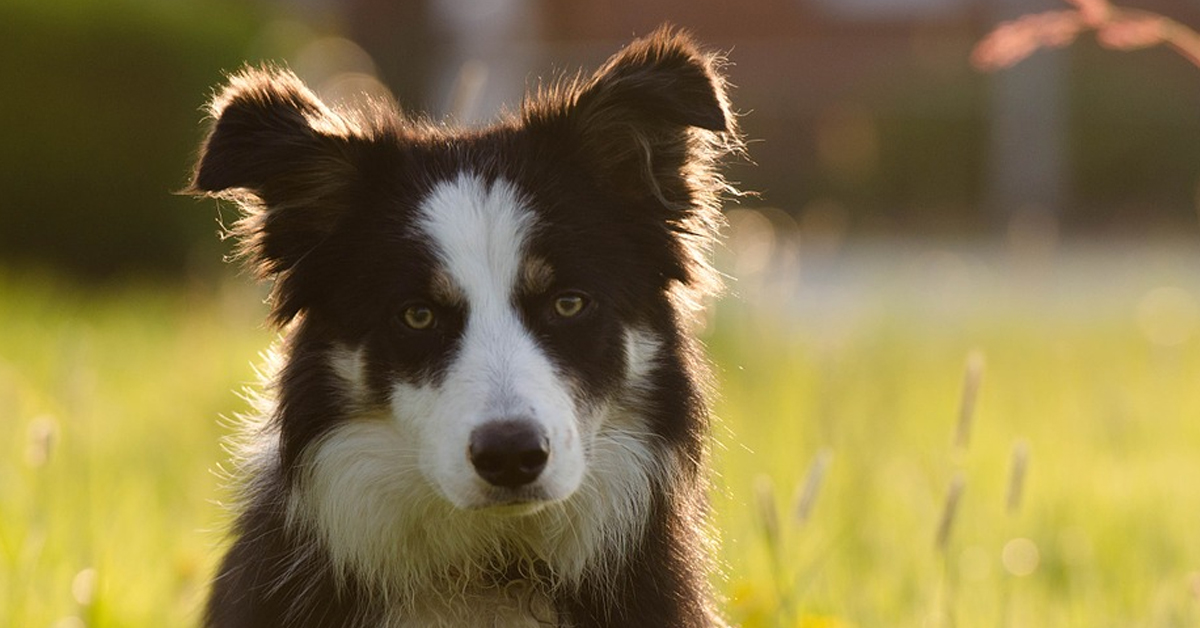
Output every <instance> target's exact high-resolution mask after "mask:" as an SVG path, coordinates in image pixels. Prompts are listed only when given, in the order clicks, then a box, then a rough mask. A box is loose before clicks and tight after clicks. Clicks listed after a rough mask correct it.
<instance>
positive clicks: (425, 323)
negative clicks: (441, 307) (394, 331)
mask: <svg viewBox="0 0 1200 628" xmlns="http://www.w3.org/2000/svg"><path fill="white" fill-rule="evenodd" d="M436 322H437V316H435V315H434V313H433V308H431V307H429V306H428V305H410V306H408V307H406V308H404V324H405V325H408V327H409V329H415V330H417V331H421V330H424V329H430V328H432V327H433V324H434V323H436Z"/></svg>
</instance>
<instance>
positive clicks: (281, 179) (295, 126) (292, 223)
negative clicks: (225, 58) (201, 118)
mask: <svg viewBox="0 0 1200 628" xmlns="http://www.w3.org/2000/svg"><path fill="white" fill-rule="evenodd" d="M210 111H211V114H212V118H213V120H214V123H213V126H212V129H211V130H210V132H209V134H208V137H207V138H206V139H205V140H204V143H203V144H202V145H201V148H200V158H199V160H198V161H197V163H196V167H195V171H194V174H193V177H192V182H191V186H190V189H189V190H188V192H189V193H190V194H193V195H196V196H210V197H216V198H221V199H226V200H232V201H235V202H236V203H237V204H238V205H239V206H240V207H241V208H242V210H243V213H244V216H243V218H242V219H241V220H239V221H238V222H237V224H236V225H234V227H233V228H232V230H231V231H232V234H233V235H234V236H236V237H237V238H238V240H239V248H240V251H241V254H242V255H243V257H245V258H246V261H247V264H248V265H249V266H250V267H251V268H252V269H254V270H255V271H256V273H257V274H258V275H260V276H261V277H268V276H272V275H275V274H278V273H282V272H285V271H289V270H291V269H293V268H294V267H295V266H296V264H297V263H298V262H299V261H300V260H301V259H302V258H303V257H304V256H305V255H306V254H307V253H308V252H309V251H311V250H312V249H313V248H314V247H315V246H317V244H319V243H320V242H321V241H322V240H323V239H324V238H325V237H326V236H327V235H328V234H329V233H330V232H332V230H333V229H334V227H335V226H336V224H337V222H338V220H339V219H340V217H341V216H342V214H343V213H344V212H345V211H347V209H348V206H349V196H350V194H351V191H352V190H353V189H354V187H355V186H356V185H357V182H358V179H359V177H360V174H359V170H358V168H357V167H356V165H355V163H354V160H353V158H352V156H351V155H352V153H353V151H352V150H351V148H352V144H353V141H354V139H355V135H356V129H355V126H354V124H353V123H351V122H350V121H348V120H346V119H345V118H343V117H342V116H340V115H338V114H337V113H335V112H333V111H331V110H330V109H329V108H328V107H326V106H325V105H324V104H323V103H322V102H321V101H320V100H319V99H318V98H317V97H316V95H314V94H313V93H312V92H311V91H309V89H308V88H307V87H305V86H304V84H303V83H302V82H301V81H300V79H299V78H297V77H296V75H294V74H292V73H291V72H288V71H286V70H280V69H275V68H269V67H268V68H248V69H245V70H243V71H241V72H239V73H237V74H234V75H232V76H231V77H230V78H229V82H228V84H227V85H225V86H224V87H223V88H221V89H220V90H219V92H218V94H217V95H216V97H215V98H213V101H212V104H211V105H210Z"/></svg>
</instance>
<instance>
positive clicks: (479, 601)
mask: <svg viewBox="0 0 1200 628" xmlns="http://www.w3.org/2000/svg"><path fill="white" fill-rule="evenodd" d="M381 628H567V627H566V626H563V625H562V624H560V623H559V618H558V614H557V613H556V612H555V609H554V605H553V604H552V603H551V601H550V599H549V598H548V597H547V596H546V595H545V593H544V592H543V591H541V590H539V589H538V588H537V587H534V586H532V585H531V584H529V583H528V582H524V581H517V582H511V583H509V584H507V585H505V586H504V587H503V588H488V589H485V590H479V589H476V590H469V591H466V592H463V593H459V594H455V595H453V596H451V597H444V596H442V595H425V596H421V595H418V596H416V599H414V600H413V604H412V605H411V606H409V607H407V608H404V609H397V610H396V611H394V612H393V614H392V615H391V616H390V617H389V618H388V619H387V620H386V621H385V622H384V623H383V626H381Z"/></svg>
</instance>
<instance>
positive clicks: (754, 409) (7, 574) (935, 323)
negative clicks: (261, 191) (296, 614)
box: [0, 274, 1200, 628]
mask: <svg viewBox="0 0 1200 628" xmlns="http://www.w3.org/2000/svg"><path fill="white" fill-rule="evenodd" d="M231 285H232V286H233V287H226V288H222V289H221V290H218V291H214V290H212V289H211V288H208V287H204V286H197V287H192V288H186V287H185V288H163V287H161V286H153V285H148V286H134V287H126V288H121V289H118V290H109V291H104V292H100V291H84V290H80V289H79V288H77V287H74V286H70V285H67V284H62V283H56V282H54V281H45V280H39V279H38V278H35V277H25V276H22V277H14V276H5V275H2V274H0V625H2V626H14V627H17V626H20V627H40V626H52V625H55V623H56V622H58V621H60V620H63V619H64V618H67V617H77V618H79V619H80V620H82V621H83V622H84V625H86V626H95V627H103V626H111V627H118V626H119V627H135V628H136V627H141V626H147V627H148V626H178V625H192V624H194V623H195V621H196V616H197V615H196V613H197V609H198V608H199V605H200V603H201V601H202V599H203V596H204V588H205V583H206V579H207V578H208V576H209V574H210V572H211V569H212V568H213V566H214V561H215V559H216V557H217V555H218V553H219V549H220V546H221V543H222V536H221V533H220V531H221V529H222V528H223V526H224V524H225V523H226V521H227V516H226V514H225V513H224V512H223V510H222V509H221V507H220V506H219V505H218V504H217V502H218V501H219V500H221V499H223V492H222V489H221V486H220V480H219V478H217V477H216V475H215V474H214V473H212V469H214V468H215V467H216V465H217V464H218V463H220V462H221V461H222V460H224V458H225V454H224V453H222V451H221V449H220V444H219V439H220V437H221V436H222V434H224V433H225V429H224V428H223V427H221V425H220V423H219V417H220V416H221V415H223V414H224V415H230V414H232V413H234V412H237V411H240V410H243V409H245V403H244V402H243V401H242V400H240V399H239V398H238V397H237V396H236V395H235V394H234V392H235V391H236V390H237V389H239V388H241V387H242V386H243V385H245V384H247V383H249V382H251V381H253V377H254V375H253V369H252V365H253V363H254V362H255V361H256V356H257V354H258V352H259V351H260V350H262V349H263V348H264V347H265V346H266V344H267V343H268V342H269V341H270V333H269V332H268V331H266V330H265V329H264V328H263V327H262V325H261V319H262V316H263V315H264V311H263V308H262V307H261V306H259V305H258V300H259V296H258V295H259V293H258V292H256V291H255V290H254V289H252V288H249V287H246V286H244V285H243V284H240V283H232V284H231ZM743 289H745V291H746V292H750V290H748V289H747V286H743ZM880 298H881V301H880V303H879V304H878V306H877V307H871V308H868V309H867V312H868V315H866V316H859V317H857V318H855V319H854V320H853V321H851V322H843V323H841V324H837V325H833V324H821V325H819V324H816V323H812V322H811V321H808V322H806V323H805V324H798V323H797V322H796V320H794V319H792V318H790V317H789V315H788V314H787V313H786V312H787V309H786V308H783V307H770V303H769V302H766V301H765V300H764V301H763V302H761V303H760V302H759V300H758V299H757V298H751V297H750V296H747V298H746V299H745V300H744V301H738V300H736V299H730V300H726V301H725V302H723V303H722V304H721V305H720V307H718V308H717V310H716V315H715V316H714V317H713V319H712V324H711V325H710V326H709V331H708V332H706V342H707V343H708V344H709V346H710V349H711V353H712V356H713V358H714V360H715V362H716V363H717V364H718V365H719V367H718V371H717V374H718V379H719V382H720V390H721V398H720V400H719V401H718V404H717V406H718V411H719V414H720V416H721V417H722V420H723V422H722V426H721V428H720V430H719V433H718V435H717V441H718V448H717V452H716V456H715V460H714V462H715V466H716V469H717V472H718V477H717V478H716V490H715V492H714V508H715V511H716V514H715V521H716V524H717V527H718V528H719V529H720V531H721V535H722V537H723V545H722V550H721V556H722V561H723V563H724V564H725V568H724V576H723V577H722V578H721V579H719V581H718V582H719V586H720V587H721V589H722V590H723V592H724V594H725V595H726V596H727V597H728V600H727V608H728V614H729V616H730V618H731V619H733V620H735V621H737V622H739V623H741V624H743V625H744V626H746V627H747V628H760V627H761V628H768V627H770V628H774V627H779V626H786V627H788V628H797V627H801V626H803V627H805V628H817V627H835V626H836V627H845V626H860V627H875V626H879V627H894V626H914V627H926V626H927V627H931V628H937V627H941V626H946V627H963V628H968V627H973V626H986V627H997V628H1004V627H1007V626H1014V627H1016V626H1038V627H1056V626H1080V627H1084V626H1086V627H1089V628H1091V627H1104V626H1113V627H1117V626H1121V627H1127V626H1147V627H1151V626H1153V627H1171V626H1180V627H1183V626H1196V625H1200V590H1198V587H1200V581H1198V580H1197V578H1198V576H1197V574H1198V573H1200V491H1198V490H1197V481H1198V479H1200V339H1198V338H1197V337H1196V336H1195V334H1193V335H1192V336H1191V337H1190V338H1189V339H1188V340H1187V341H1186V342H1184V343H1183V344H1179V345H1174V346H1157V345H1154V344H1152V343H1151V342H1150V341H1149V340H1148V339H1147V337H1146V335H1145V334H1144V333H1143V330H1142V329H1141V328H1140V327H1139V325H1138V320H1137V316H1136V306H1137V304H1136V303H1128V304H1125V305H1121V304H1117V305H1116V306H1114V307H1110V308H1108V309H1105V310H1103V311H1100V312H1098V313H1094V314H1093V315H1091V316H1086V317H1072V316H1056V315H1054V313H1053V312H1049V313H1039V312H1037V311H1034V310H1032V309H1024V310H1022V309H1021V308H995V309H986V308H975V309H970V310H968V311H966V312H963V313H960V314H957V315H955V316H953V317H949V318H947V317H942V318H938V317H931V316H928V315H925V314H923V313H922V311H921V310H920V308H917V307H910V306H911V304H909V303H906V302H905V301H904V298H903V297H900V296H895V295H890V294H884V295H883V296H881V297H880ZM972 351H978V352H980V354H982V356H983V357H984V359H985V364H986V366H985V368H984V370H983V377H982V385H981V387H980V388H979V390H978V402H977V404H976V406H975V409H974V412H973V420H972V423H971V428H972V429H971V437H970V440H969V443H968V444H967V446H966V447H956V446H955V445H954V433H955V425H956V423H957V421H958V415H959V405H960V396H961V395H962V390H963V381H964V367H965V364H966V362H967V358H968V355H969V354H970V353H971V352H972ZM47 430H49V431H50V433H52V434H53V436H52V438H51V439H50V440H51V445H50V446H49V448H48V452H49V455H48V457H47V458H45V460H42V459H41V456H42V455H43V454H45V453H46V451H47V449H46V448H45V447H44V446H43V444H42V443H44V440H45V439H44V438H42V437H39V436H38V435H39V434H45V433H46V432H47ZM1018 443H1025V444H1026V446H1027V447H1028V452H1029V466H1028V473H1027V477H1026V478H1025V482H1024V486H1023V489H1024V490H1023V494H1022V500H1021V503H1020V505H1019V508H1017V509H1016V510H1015V511H1013V510H1010V509H1009V508H1008V507H1007V504H1006V501H1007V499H1008V490H1009V487H1008V485H1009V475H1010V467H1011V457H1012V452H1013V449H1014V447H1015V446H1017V444H1018ZM822 451H826V452H828V455H829V456H830V457H829V459H828V460H829V464H828V467H827V471H826V473H825V474H824V476H823V478H822V482H821V483H820V486H819V493H818V495H817V499H816V501H815V503H814V504H813V508H812V510H811V512H810V516H809V518H808V519H807V520H806V521H804V522H803V523H801V522H798V521H796V518H795V516H794V514H793V511H794V507H793V499H794V497H793V496H794V494H795V492H796V490H797V487H798V486H799V485H801V484H802V482H803V480H804V475H805V473H806V470H807V469H809V468H810V465H811V464H812V462H813V460H814V459H815V458H816V457H817V456H818V455H819V452H822ZM956 475H960V476H961V477H962V478H963V481H964V484H963V487H964V488H963V492H962V496H961V500H960V502H959V504H958V508H957V511H956V513H955V515H956V516H955V517H954V520H953V522H952V527H951V529H950V535H949V537H948V540H947V542H946V544H945V546H944V547H943V548H941V549H939V548H938V547H937V546H936V545H935V535H936V533H937V529H938V525H939V521H940V520H941V518H942V517H943V509H944V502H945V499H946V494H947V490H948V487H949V485H950V483H951V482H952V479H953V478H954V477H955V476H956ZM763 478H766V479H763ZM756 486H757V487H758V488H757V489H756V488H755V487H756ZM772 498H773V499H772ZM768 500H770V504H773V506H774V509H775V511H776V512H777V516H778V523H777V532H776V533H774V534H773V535H771V534H768V533H767V532H766V530H767V529H768V527H769V526H770V524H769V522H768V521H766V520H765V517H766V515H765V514H764V512H766V511H767V510H769V508H768V505H769V504H768V503H767V502H768ZM1014 539H1025V540H1023V541H1017V542H1016V543H1012V544H1010V542H1012V541H1013V540H1014ZM1006 546H1009V551H1008V553H1007V555H1008V557H1009V561H1008V563H1007V565H1008V566H1007V567H1006V562H1005V560H1004V559H1003V557H1004V556H1005V555H1006V553H1005V547H1006ZM1030 547H1036V551H1037V563H1036V567H1035V568H1034V569H1033V570H1032V572H1031V573H1028V574H1027V575H1016V574H1014V573H1012V571H1017V572H1022V571H1023V570H1022V569H1020V567H1022V566H1024V567H1025V568H1026V569H1028V567H1029V566H1030V565H1029V563H1028V560H1026V561H1025V563H1026V564H1024V565H1021V564H1020V563H1021V562H1022V561H1021V560H1020V559H1021V557H1022V556H1021V552H1022V550H1024V551H1025V552H1026V553H1028V549H1029V548H1030ZM1026 559H1028V557H1027V556H1026ZM93 569H94V571H87V570H93ZM81 572H82V573H83V575H82V576H81V575H80V574H81ZM93 574H94V586H90V587H89V586H88V581H89V578H90V577H91V576H92V575H93ZM78 625H80V624H79V623H78V622H74V623H63V624H62V626H78Z"/></svg>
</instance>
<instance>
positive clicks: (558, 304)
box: [554, 293, 588, 318]
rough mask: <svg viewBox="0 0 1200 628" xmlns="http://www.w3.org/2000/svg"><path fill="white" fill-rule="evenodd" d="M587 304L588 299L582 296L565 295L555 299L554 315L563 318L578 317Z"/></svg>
mask: <svg viewBox="0 0 1200 628" xmlns="http://www.w3.org/2000/svg"><path fill="white" fill-rule="evenodd" d="M587 304H588V302H587V297H585V296H583V295H582V294H574V293H568V294H564V295H562V296H560V297H558V298H556V299H554V313H555V314H558V315H559V316H561V317H562V318H572V317H575V316H578V315H579V313H580V312H582V311H583V310H584V308H586V307H587Z"/></svg>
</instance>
